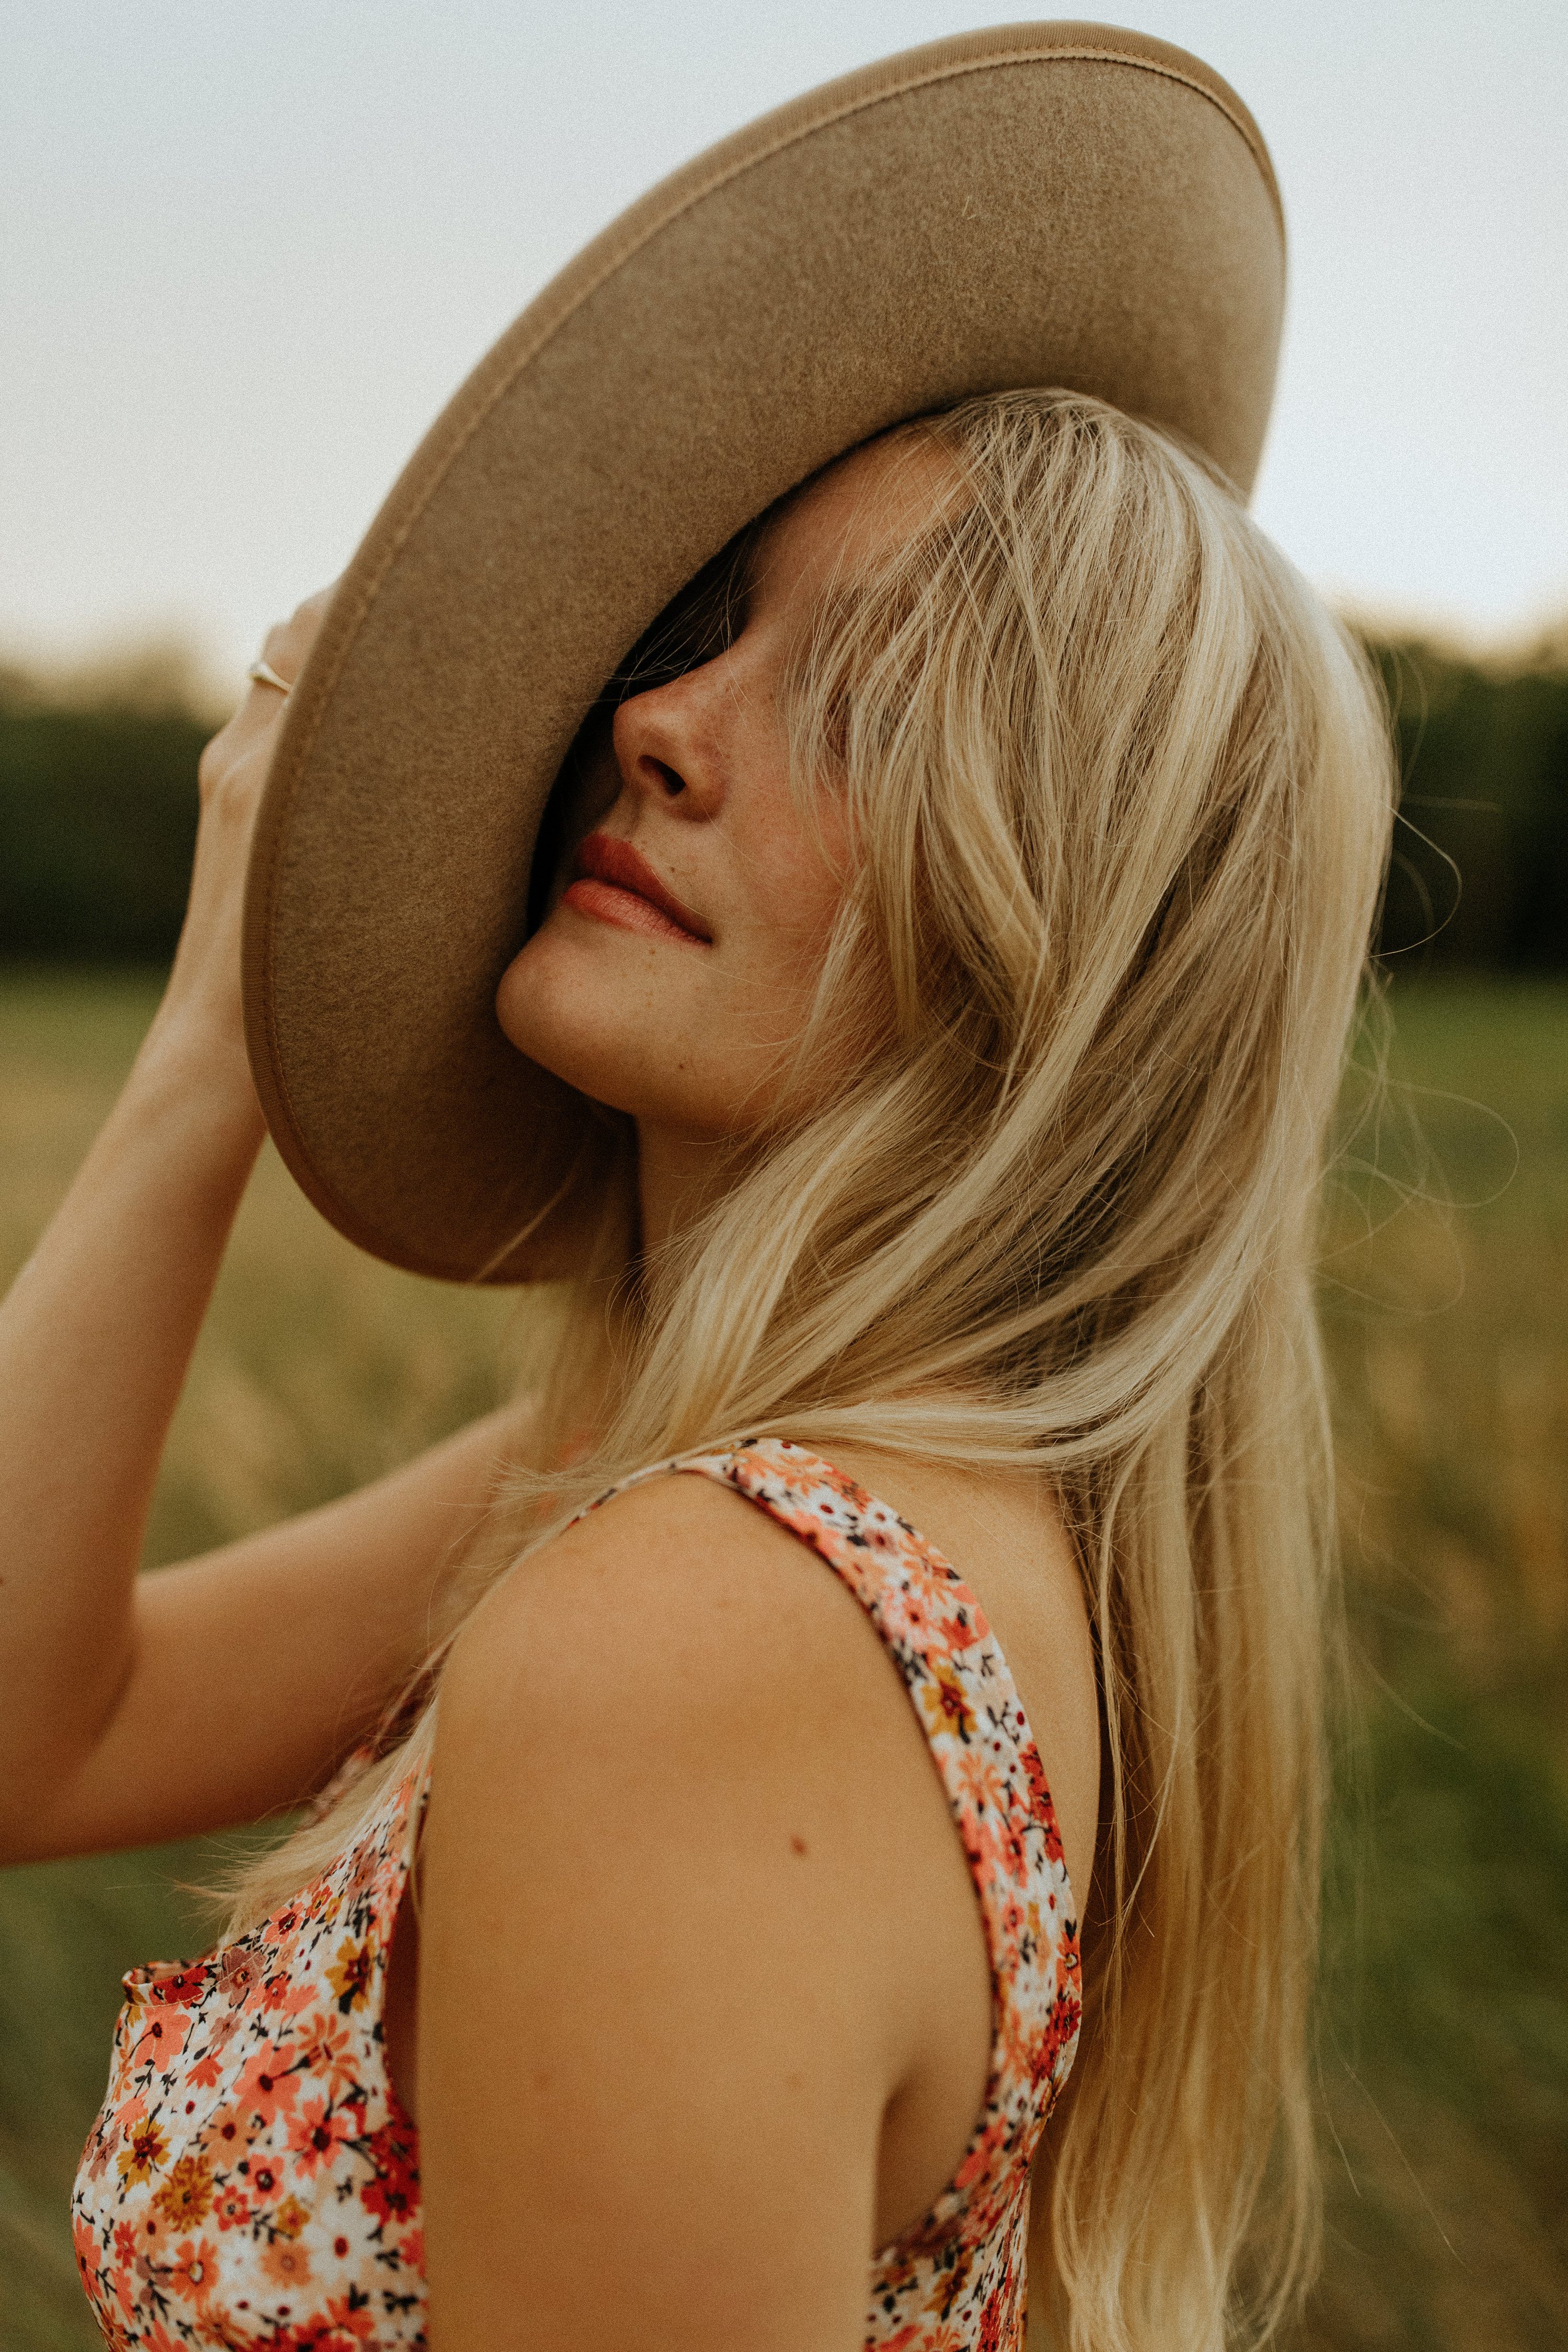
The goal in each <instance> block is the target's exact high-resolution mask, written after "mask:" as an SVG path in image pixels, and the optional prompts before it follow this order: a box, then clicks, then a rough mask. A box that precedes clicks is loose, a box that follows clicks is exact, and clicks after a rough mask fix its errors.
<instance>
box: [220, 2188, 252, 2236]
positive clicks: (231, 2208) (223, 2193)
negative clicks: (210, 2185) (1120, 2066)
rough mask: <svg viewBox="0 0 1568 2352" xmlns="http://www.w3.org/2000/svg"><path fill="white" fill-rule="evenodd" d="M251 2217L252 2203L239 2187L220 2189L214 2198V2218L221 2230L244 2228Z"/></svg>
mask: <svg viewBox="0 0 1568 2352" xmlns="http://www.w3.org/2000/svg"><path fill="white" fill-rule="evenodd" d="M249 2219H250V2204H249V2200H247V2197H246V2196H245V2194H244V2192H243V2191H242V2190H240V2189H234V2188H228V2189H219V2190H218V2193H217V2195H216V2198H215V2199H214V2200H213V2220H214V2221H216V2223H217V2225H218V2228H219V2229H220V2230H242V2229H243V2228H244V2227H245V2225H246V2223H247V2221H249Z"/></svg>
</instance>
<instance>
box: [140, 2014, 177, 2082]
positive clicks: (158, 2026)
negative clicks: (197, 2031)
mask: <svg viewBox="0 0 1568 2352" xmlns="http://www.w3.org/2000/svg"><path fill="white" fill-rule="evenodd" d="M189 2031H190V2020H189V2018H188V2017H186V2016H185V2015H184V2013H183V2012H182V2011H179V2010H174V2011H169V2010H164V2011H156V2010H155V2011H153V2015H152V2016H151V2017H150V2018H149V2019H148V2020H147V2022H146V2024H145V2025H144V2026H143V2027H142V2031H141V2032H140V2033H139V2034H138V2035H137V2037H136V2046H135V2050H134V2053H133V2054H132V2064H133V2065H136V2066H139V2067H140V2066H155V2067H156V2068H157V2070H158V2072H159V2074H168V2072H169V2070H170V2068H171V2067H172V2066H173V2065H174V2063H175V2061H176V2060H177V2059H178V2057H179V2054H180V2053H181V2051H182V2050H183V2049H184V2046H185V2036H186V2034H187V2033H188V2032H189Z"/></svg>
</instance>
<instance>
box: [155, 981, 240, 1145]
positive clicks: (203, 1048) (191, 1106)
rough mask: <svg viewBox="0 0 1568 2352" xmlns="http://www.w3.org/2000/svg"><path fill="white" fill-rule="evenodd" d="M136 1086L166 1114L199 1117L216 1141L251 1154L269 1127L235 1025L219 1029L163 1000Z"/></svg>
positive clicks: (198, 1015) (203, 1018)
mask: <svg viewBox="0 0 1568 2352" xmlns="http://www.w3.org/2000/svg"><path fill="white" fill-rule="evenodd" d="M132 1087H134V1088H135V1089H136V1090H137V1091H138V1092H141V1093H146V1094H151V1095H152V1096H153V1097H154V1098H155V1099H156V1101H157V1102H158V1104H159V1107H160V1108H161V1110H162V1111H163V1113H164V1115H167V1114H168V1113H169V1112H171V1111H174V1110H182V1111H184V1112H186V1113H188V1114H191V1115H194V1116H195V1117H196V1118H199V1119H200V1120H201V1121H202V1123H203V1125H204V1126H205V1127H207V1128H209V1129H210V1131H211V1133H212V1136H213V1139H214V1140H215V1142H216V1141H218V1140H219V1139H222V1140H224V1141H226V1142H227V1143H228V1144H229V1145H231V1146H232V1147H235V1148H238V1149H244V1150H248V1152H249V1153H251V1154H252V1155H253V1154H254V1153H255V1152H256V1151H257V1150H259V1148H260V1145H261V1140H262V1138H263V1136H264V1135H265V1134H266V1132H267V1123H266V1120H265V1119H264V1118H263V1117H262V1113H261V1105H260V1103H259V1102H258V1099H257V1094H256V1086H255V1082H254V1080H253V1079H252V1077H251V1075H250V1063H249V1060H248V1058H247V1055H246V1050H245V1039H244V1037H243V1035H241V1034H240V1033H239V1031H238V1027H237V1024H236V1025H235V1027H233V1028H232V1029H231V1028H228V1027H226V1026H220V1025H219V1024H216V1023H215V1022H213V1021H211V1020H209V1019H206V1018H205V1017H204V1016H203V1015H202V1014H201V1013H199V1012H197V1011H194V1010H192V1009H189V1008H183V1007H179V1006H176V1005H174V1004H171V1003H169V1002H168V1001H167V1000H165V1001H164V1003H163V1004H162V1005H161V1006H160V1007H159V1009H158V1012H157V1013H156V1014H155V1015H154V1016H153V1024H152V1026H151V1027H150V1029H149V1030H148V1032H147V1034H146V1036H145V1037H144V1038H143V1040H142V1048H141V1051H140V1052H139V1053H138V1055H137V1056H136V1063H135V1067H134V1069H133V1071H132Z"/></svg>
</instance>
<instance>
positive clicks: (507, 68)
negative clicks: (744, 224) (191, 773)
mask: <svg viewBox="0 0 1568 2352" xmlns="http://www.w3.org/2000/svg"><path fill="white" fill-rule="evenodd" d="M1006 20H1007V16H1006V11H1005V5H1004V6H1003V7H1000V8H997V9H996V10H994V11H987V10H985V9H984V8H981V9H975V8H973V6H969V5H964V0H945V5H933V0H896V5H895V0H802V5H795V6H789V5H784V6H782V7H781V6H780V5H777V0H770V5H756V0H725V5H719V0H661V5H657V6H654V5H638V6H633V5H619V4H618V0H548V5H545V0H510V5H503V0H266V5H255V0H244V4H243V5H241V0H76V5H62V0H33V5H31V6H30V7H25V6H24V5H20V0H19V5H15V6H13V7H12V8H10V9H8V10H7V11H6V12H5V29H4V30H3V31H0V658H4V657H5V656H6V655H7V654H9V655H11V656H13V657H16V656H20V657H24V658H26V657H29V656H30V657H34V658H44V659H49V660H56V659H68V658H71V657H74V656H79V655H82V654H85V653H87V652H89V651H91V650H94V649H96V648H98V647H100V646H103V645H105V644H107V643H110V642H112V641H115V640H124V639H127V638H131V637H140V636H147V635H153V634H156V633H159V632H165V631H174V632H182V633H184V634H187V635H192V636H194V637H195V638H196V639H198V640H199V641H200V642H201V643H202V644H203V645H204V646H205V648H206V649H207V652H208V655H209V657H210V660H211V663H212V665H213V666H214V667H215V668H216V671H218V672H219V673H220V674H222V675H224V676H226V677H232V676H234V675H237V671H238V669H239V668H240V667H241V666H242V665H243V663H244V662H245V660H246V659H247V658H248V656H249V655H250V653H251V652H252V650H253V649H254V647H255V646H256V644H257V642H258V639H259V638H260V636H261V635H262V633H263V631H264V630H265V628H266V626H267V625H268V622H269V621H270V620H271V619H272V618H273V617H274V616H275V615H276V614H281V613H283V612H286V611H287V610H289V608H290V607H291V605H292V604H294V603H295V602H296V601H297V599H298V598H299V596H300V595H301V594H303V593H306V592H307V591H308V590H309V589H310V588H311V587H312V586H314V585H315V584H316V583H319V582H321V581H323V580H326V579H329V578H331V576H332V575H333V574H334V573H335V572H337V571H338V570H339V569H341V567H342V564H343V562H345V560H346V559H347V557H348V555H349V554H350V552H351V551H352V550H353V545H354V543H355V541H357V539H358V538H359V536H360V534H361V532H362V531H363V529H364V527H365V525H366V524H367V523H368V521H369V520H370V518H371V516H372V514H373V513H374V510H375V508H376V506H377V505H378V503H379V502H380V499H381V498H382V496H383V494H384V491H385V490H386V488H388V486H389V485H390V483H391V481H392V478H393V477H394V475H395V473H396V472H397V470H398V468H399V467H400V466H401V465H402V462H403V460H404V459H405V457H406V456H407V455H408V453H409V451H410V450H411V449H412V447H413V446H414V444H415V442H416V440H417V438H418V436H419V435H420V434H421V432H422V431H423V430H424V427H425V426H426V424H427V423H428V422H429V420H430V419H431V417H432V416H433V415H435V414H436V412H437V409H439V408H440V407H441V406H442V405H443V404H444V402H445V401H446V399H447V395H448V394H450V392H451V391H452V390H453V389H454V388H455V387H456V385H457V383H458V381H459V380H460V379H461V377H462V376H463V375H464V374H465V373H467V371H468V368H469V367H470V366H471V365H472V364H473V362H475V361H476V360H477V359H478V358H479V355H480V354H481V352H483V351H484V350H485V349H486V347H487V346H488V345H489V343H490V342H491V341H493V340H494V338H495V336H496V335H497V334H498V333H499V332H500V330H501V329H502V328H503V327H504V326H505V325H506V324H507V322H508V321H509V320H510V319H511V317H512V316H513V315H514V314H515V312H516V311H518V310H520V309H521V307H522V305H523V304H524V302H526V301H527V300H528V299H530V297H531V295H532V294H534V293H535V292H536V291H537V290H538V289H539V288H540V286H542V284H543V283H544V282H545V280H546V279H547V278H549V277H550V276H552V274H553V272H554V271H555V270H556V269H557V268H560V266H561V265H562V264H563V262H564V261H565V260H567V259H568V258H569V257H570V256H571V254H572V253H573V252H574V250H575V249H576V247H578V246H579V245H580V244H582V243H583V241H584V239H585V238H586V237H588V236H591V235H592V234H593V233H594V232H595V230H596V229H598V228H600V227H601V226H603V225H604V224H605V222H606V221H607V220H609V219H611V218H612V217H613V216H614V215H616V213H617V212H618V211H620V209H621V208H622V207H623V206H624V205H626V204H627V203H628V202H629V201H630V200H631V199H632V198H633V197H634V196H636V195H637V194H640V193H641V191H642V190H643V189H644V188H645V187H647V185H649V184H651V183H652V182H653V181H654V180H655V179H657V178H658V177H660V176H661V175H662V174H663V173H665V172H667V171H668V170H670V169H672V168H673V167H674V166H675V165H676V164H677V163H681V162H683V161H684V160H685V159H686V158H687V157H689V155H691V154H693V153H695V152H697V151H698V150H700V148H702V147H704V146H706V145H707V144H709V143H710V142H711V141H712V140H714V139H716V138H719V137H721V135H722V134H723V133H725V132H726V131H731V130H733V129H735V128H736V127H737V126H738V125H739V124H741V123H742V122H744V121H747V120H748V119H749V118H750V117H751V116H752V115H754V114H756V113H758V112H760V111H761V110H763V109H764V108H766V107H769V106H773V105H775V104H778V103H779V102H781V101H782V100H785V99H787V98H791V97H794V96H795V95H796V94H798V93H799V92H800V91H801V90H803V89H808V88H809V87H810V86H811V85H812V84H814V83H816V82H818V81H822V80H825V79H827V78H829V77H830V76H832V75H835V74H838V73H842V72H845V71H847V70H848V69H849V68H851V67H854V66H858V65H862V64H864V63H866V62H868V60H869V59H871V58H876V57H879V56H882V55H885V54H887V53H888V52H889V51H891V50H894V49H899V48H903V47H909V46H910V45H911V44H913V43H915V42H917V41H923V40H930V39H933V38H935V37H939V36H941V35H943V34H947V33H952V32H955V31H959V30H963V29H966V28H968V27H970V26H976V25H982V24H987V23H994V22H998V21H1003V22H1005V21H1006ZM1113 20H1114V21H1116V22H1119V23H1128V24H1131V25H1134V26H1137V27H1139V28H1140V29H1142V30H1144V31H1148V32H1152V33H1157V34H1160V35H1162V36H1163V37H1164V38H1166V39H1168V40H1173V41H1176V42H1179V43H1181V44H1182V45H1183V46H1184V47H1188V48H1191V49H1194V50H1196V51H1197V52H1198V54H1199V55H1200V56H1202V57H1204V58H1207V59H1208V60H1209V61H1210V62H1211V63H1212V64H1214V65H1215V66H1216V67H1217V68H1219V70H1220V71H1221V72H1222V73H1224V74H1225V75H1226V77H1227V78H1228V79H1230V80H1231V81H1232V82H1233V83H1234V84H1235V85H1236V87H1237V89H1238V90H1239V91H1240V93H1241V95H1242V97H1243V98H1244V99H1245V100H1247V104H1248V105H1249V106H1250V107H1251V108H1252V110H1253V112H1254V113H1255V114H1256V115H1257V116H1258V120H1259V121H1260V123H1261V124H1262V127H1263V131H1264V134H1265V136H1266V137H1267V139H1268V142H1269V144H1270V146H1271V148H1272V150H1273V153H1274V158H1275V163H1276V165H1277V168H1278V171H1279V179H1280V183H1281V185H1282V188H1283V191H1284V196H1285V205H1286V211H1287V217H1288V221H1289V230H1290V237H1291V290H1290V305H1289V320H1288V326H1287V340H1286V348H1285V358H1284V364H1283V369H1282V373H1281V378H1280V385H1279V400H1278V404H1277V407H1276V412H1275V420H1274V425H1273V429H1272V433H1271V435H1270V439H1269V443H1268V451H1267V454H1266V457H1265V461H1264V467H1263V473H1262V477H1261V479H1260V482H1259V486H1258V498H1257V501H1256V503H1257V509H1258V514H1259V516H1260V518H1261V520H1263V522H1264V523H1265V525H1266V526H1267V527H1268V530H1270V531H1272V532H1273V534H1274V536H1275V537H1276V538H1277V539H1278V540H1279V541H1280V542H1281V543H1282V545H1283V546H1284V547H1285V548H1286V549H1287V551H1289V553H1290V554H1291V555H1292V556H1293V557H1294V558H1295V559H1296V561H1297V562H1299V563H1300V564H1301V566H1302V567H1303V568H1304V569H1305V570H1306V571H1307V572H1309V574H1310V576H1311V577H1312V578H1313V579H1315V580H1316V581H1317V582H1318V583H1320V584H1321V586H1323V587H1324V588H1326V589H1328V590H1330V591H1331V593H1336V594H1338V595H1340V596H1342V597H1344V598H1347V599H1350V600H1352V601H1354V602H1355V603H1356V604H1359V605H1361V606H1363V607H1364V608H1368V609H1370V610H1372V611H1374V612H1377V613H1382V614H1390V615H1392V616H1394V617H1399V618H1417V619H1419V618H1426V619H1429V620H1430V621H1431V622H1432V623H1434V624H1436V625H1439V626H1443V627H1446V628H1448V629H1455V630H1459V631H1462V632H1464V633H1466V634H1468V635H1480V636H1484V637H1498V636H1505V635H1518V634H1520V633H1521V632H1522V631H1525V630H1527V629H1529V628H1531V627H1532V626H1536V625H1541V624H1543V623H1546V622H1549V621H1552V620H1553V619H1556V618H1558V617H1560V616H1563V615H1564V614H1568V296H1565V290H1564V289H1565V281H1568V163H1565V160H1564V159H1565V157H1568V6H1565V5H1563V0H1490V5H1479V0H1310V5H1296V0H1282V4H1281V5H1272V0H1148V4H1147V5H1139V6H1137V7H1131V6H1127V7H1118V8H1117V9H1116V10H1115V11H1114V16H1113Z"/></svg>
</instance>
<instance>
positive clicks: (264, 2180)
mask: <svg viewBox="0 0 1568 2352" xmlns="http://www.w3.org/2000/svg"><path fill="white" fill-rule="evenodd" d="M240 2170H241V2172H243V2173H244V2174H245V2176H246V2179H247V2185H248V2187H249V2189H250V2194H251V2196H252V2198H253V2199H254V2200H255V2201H256V2203H257V2204H258V2205H270V2204H271V2202H272V2200H273V2199H274V2198H275V2197H280V2196H281V2195H282V2193H283V2180H282V2176H281V2170H280V2168H279V2166H277V2165H275V2164H270V2163H268V2162H267V2161H266V2160H265V2159H263V2160H262V2161H261V2162H260V2163H257V2164H250V2163H247V2164H242V2165H241V2166H240Z"/></svg>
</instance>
